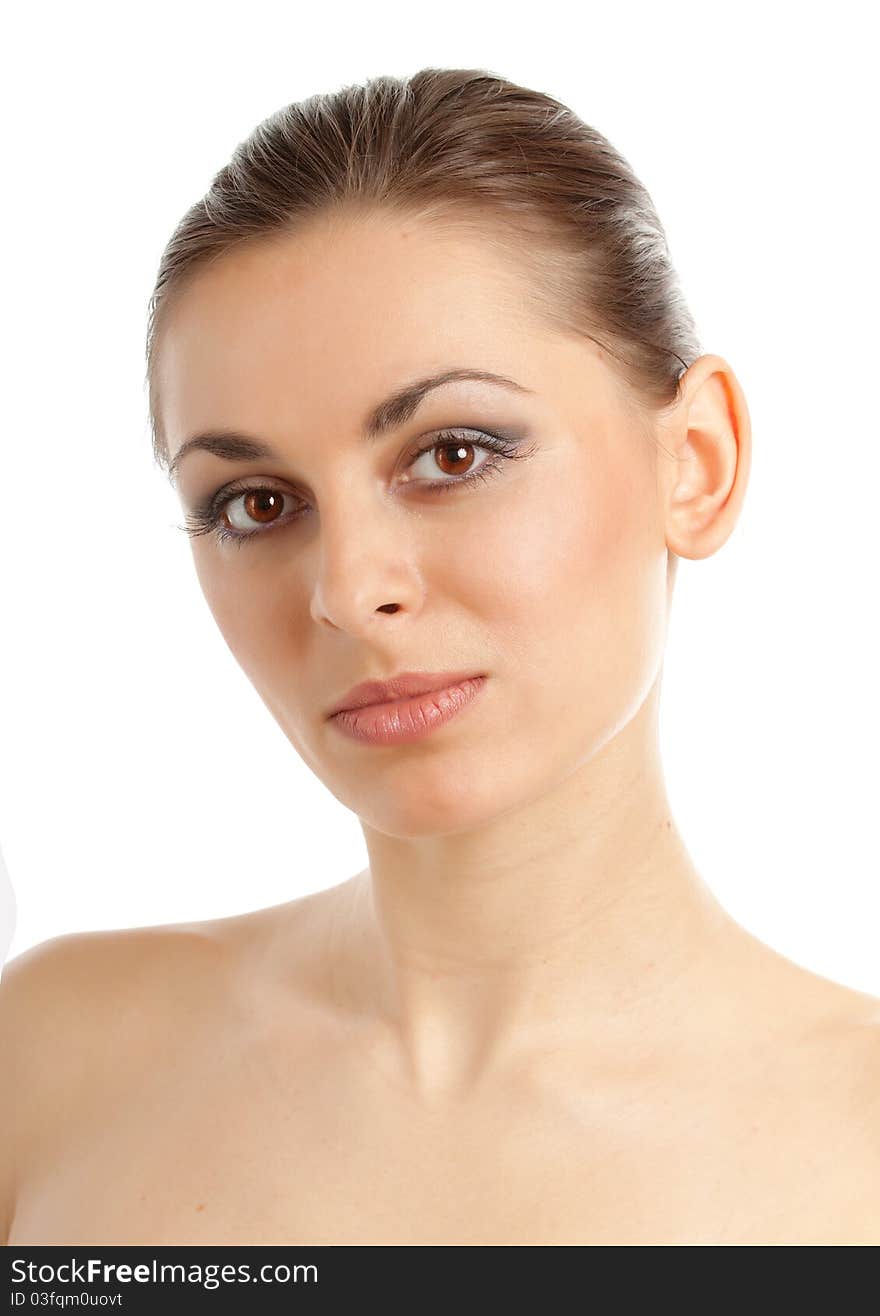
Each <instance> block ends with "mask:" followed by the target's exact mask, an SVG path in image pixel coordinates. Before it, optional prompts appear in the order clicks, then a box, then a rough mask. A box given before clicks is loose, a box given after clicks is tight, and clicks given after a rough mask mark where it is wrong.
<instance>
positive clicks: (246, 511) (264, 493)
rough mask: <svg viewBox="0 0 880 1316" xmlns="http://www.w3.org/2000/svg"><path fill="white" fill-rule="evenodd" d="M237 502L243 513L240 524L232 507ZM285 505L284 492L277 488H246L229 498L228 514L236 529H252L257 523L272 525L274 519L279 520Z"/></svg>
mask: <svg viewBox="0 0 880 1316" xmlns="http://www.w3.org/2000/svg"><path fill="white" fill-rule="evenodd" d="M236 503H238V504H239V509H240V511H241V512H242V513H243V519H242V522H241V524H240V525H237V524H236V522H235V519H234V517H233V515H232V509H233V508H234V507H235V504H236ZM283 505H284V494H282V493H279V492H278V490H277V489H244V490H243V491H242V492H241V493H238V494H234V495H233V496H232V498H230V499H229V500H228V502H227V505H226V506H227V511H226V515H227V516H228V517H229V520H230V521H231V522H232V525H233V528H234V529H236V530H250V528H251V526H253V525H254V524H255V523H256V524H257V525H271V524H272V522H273V521H277V520H278V516H279V514H280V513H281V511H282V508H283Z"/></svg>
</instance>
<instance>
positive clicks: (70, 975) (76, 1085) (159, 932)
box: [0, 924, 223, 1241]
mask: <svg viewBox="0 0 880 1316" xmlns="http://www.w3.org/2000/svg"><path fill="white" fill-rule="evenodd" d="M222 955H223V947H222V943H220V942H218V940H217V939H216V938H213V937H211V936H208V935H205V934H204V933H202V932H200V931H199V929H198V926H197V925H196V926H193V925H189V924H167V925H160V926H156V927H143V928H126V929H113V930H108V931H89V932H75V933H65V934H62V935H60V936H56V937H51V938H49V939H48V940H47V941H43V942H40V943H38V944H37V945H35V946H32V947H30V948H29V949H28V950H26V951H24V952H22V953H21V954H19V955H17V956H15V957H14V958H13V959H11V960H10V961H9V962H8V963H7V964H6V965H5V966H4V968H3V971H2V974H0V1055H2V1056H3V1069H4V1078H5V1080H7V1081H4V1082H3V1083H0V1129H3V1131H4V1138H3V1140H2V1142H0V1241H5V1239H6V1236H7V1233H8V1230H9V1227H10V1225H11V1221H12V1218H13V1215H14V1211H15V1201H16V1196H17V1192H18V1185H19V1183H20V1182H21V1181H22V1176H23V1175H24V1174H26V1172H27V1166H28V1164H29V1160H30V1157H31V1155H32V1153H33V1152H34V1151H35V1150H36V1149H37V1147H38V1146H39V1145H40V1144H41V1143H43V1142H44V1141H45V1140H46V1139H47V1138H49V1137H50V1136H51V1132H52V1131H53V1130H57V1129H58V1128H59V1126H65V1127H73V1126H74V1124H75V1120H76V1112H77V1109H78V1107H79V1106H80V1104H81V1103H83V1102H85V1101H87V1100H88V1097H89V1094H90V1093H91V1092H93V1091H94V1086H95V1083H96V1082H100V1081H101V1079H102V1077H103V1076H104V1075H105V1074H106V1073H107V1071H108V1069H109V1068H110V1067H111V1066H112V1067H113V1068H115V1069H116V1071H117V1072H118V1071H119V1070H124V1068H125V1066H126V1064H127V1063H133V1062H134V1061H135V1059H137V1058H140V1057H142V1056H143V1053H144V1049H145V1046H149V1044H150V1042H151V1040H152V1039H155V1038H156V1037H157V1035H158V1034H159V1032H160V1031H161V1030H157V1029H156V1028H155V1024H156V1022H157V1019H158V1017H159V1016H160V1015H161V1013H162V1012H163V1011H166V1010H167V1009H168V1008H170V1007H171V1005H172V1003H173V1002H174V1001H175V1000H176V1002H177V1008H178V1009H179V1008H180V1001H181V990H180V989H181V986H182V984H183V982H184V981H188V980H191V979H192V977H193V972H194V970H195V969H196V968H198V967H201V968H202V969H203V970H205V971H207V970H208V969H209V968H211V967H213V968H215V969H216V967H217V965H218V963H219V961H220V960H221V959H222Z"/></svg>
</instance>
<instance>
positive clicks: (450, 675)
mask: <svg viewBox="0 0 880 1316" xmlns="http://www.w3.org/2000/svg"><path fill="white" fill-rule="evenodd" d="M482 675H483V673H482V672H478V671H472V670H470V669H467V670H464V671H456V672H399V673H398V674H397V676H393V677H391V678H390V679H389V680H387V681H362V682H361V683H360V685H355V686H352V688H351V690H349V691H348V694H346V695H343V697H342V699H340V701H339V703H338V704H335V705H334V706H333V708H331V709H330V712H329V713H328V714H327V716H328V717H335V716H336V714H337V713H342V712H346V711H348V710H350V709H353V708H366V707H367V706H368V705H370V704H386V703H389V702H391V701H392V700H395V699H409V698H412V697H413V696H414V695H424V694H430V692H431V691H433V690H445V689H446V687H447V686H451V685H456V684H457V683H458V682H460V681H466V680H468V679H469V678H471V677H474V676H482Z"/></svg>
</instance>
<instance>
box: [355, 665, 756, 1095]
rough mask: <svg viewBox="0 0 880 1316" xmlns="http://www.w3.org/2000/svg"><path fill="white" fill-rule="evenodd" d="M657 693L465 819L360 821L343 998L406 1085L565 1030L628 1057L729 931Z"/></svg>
mask: <svg viewBox="0 0 880 1316" xmlns="http://www.w3.org/2000/svg"><path fill="white" fill-rule="evenodd" d="M658 696H659V683H658V685H655V687H654V690H653V691H652V694H651V695H650V696H649V698H648V700H646V702H645V704H644V705H643V707H642V708H641V710H640V711H639V712H638V714H637V715H636V716H635V717H634V718H633V719H632V720H631V721H630V722H629V723H628V724H627V725H626V727H625V728H624V729H623V730H622V732H621V733H620V734H619V735H618V736H616V737H615V738H614V739H613V740H611V741H609V742H608V744H607V745H606V746H605V747H604V748H603V749H602V750H601V751H600V752H599V753H598V754H597V755H595V756H594V757H593V758H591V759H590V760H589V761H588V762H586V763H584V764H583V765H582V766H581V767H580V768H579V769H578V770H577V771H576V772H574V773H573V774H572V775H571V776H569V777H568V778H567V779H566V780H564V781H562V782H560V783H558V784H557V785H556V786H555V787H554V788H553V789H552V790H549V791H548V792H547V793H545V794H544V795H542V796H541V797H539V798H537V799H532V800H530V801H529V802H528V803H527V804H525V805H523V806H522V807H520V808H518V809H516V810H513V811H510V812H508V813H507V814H505V815H503V816H501V817H498V818H494V819H493V820H492V821H491V822H490V823H488V824H487V825H485V826H483V827H481V828H480V829H479V830H471V831H468V832H466V833H459V834H451V835H444V836H431V837H428V838H424V837H418V838H415V839H413V838H399V837H393V836H388V835H385V834H383V833H379V832H376V831H374V830H372V829H367V828H365V836H366V842H367V848H368V853H369V860H370V863H369V868H368V869H366V870H364V872H363V873H361V874H358V876H357V877H355V878H353V879H352V881H351V883H348V884H346V887H347V890H348V896H349V897H350V900H349V904H348V934H347V935H348V936H350V938H351V941H350V949H351V952H352V953H350V955H349V957H348V958H349V961H350V963H351V964H352V965H353V966H355V967H354V968H353V972H355V973H356V977H357V985H356V986H352V987H351V993H350V994H351V998H352V1000H354V998H355V996H356V997H357V1001H358V1010H359V1011H364V1010H366V1011H367V1012H368V1014H369V1015H370V1016H371V1017H372V1018H373V1019H374V1020H375V1022H377V1023H378V1024H380V1025H381V1027H382V1029H383V1030H389V1031H390V1034H391V1036H392V1039H393V1042H394V1045H395V1047H396V1048H397V1049H398V1051H399V1053H400V1055H401V1056H402V1057H403V1060H404V1065H405V1068H406V1069H407V1070H408V1072H409V1074H410V1077H412V1078H413V1079H414V1081H415V1083H416V1085H417V1086H418V1087H420V1088H422V1089H425V1090H427V1089H428V1088H430V1089H432V1090H440V1089H451V1088H456V1089H461V1088H463V1087H465V1086H469V1085H472V1084H473V1083H474V1082H475V1081H476V1080H477V1079H479V1078H480V1077H482V1076H484V1075H485V1074H486V1073H487V1072H489V1071H490V1070H492V1069H493V1068H497V1066H498V1065H499V1064H500V1063H504V1062H505V1061H506V1060H508V1059H509V1058H510V1057H511V1055H518V1056H519V1055H522V1054H523V1052H524V1051H526V1050H529V1051H531V1050H532V1049H533V1048H535V1047H536V1046H537V1047H545V1046H553V1047H554V1048H556V1047H564V1046H565V1044H566V1042H572V1043H575V1044H576V1043H577V1041H578V1039H581V1040H586V1039H589V1042H590V1045H593V1046H595V1047H596V1048H597V1049H599V1050H601V1051H602V1052H603V1053H604V1054H605V1056H606V1057H607V1056H608V1055H609V1054H610V1053H613V1052H617V1053H618V1054H620V1055H629V1056H631V1055H632V1053H633V1048H634V1047H636V1048H638V1046H639V1044H640V1042H643V1041H644V1040H645V1039H646V1038H652V1039H654V1038H655V1037H656V1031H657V1028H658V1027H659V1026H661V1025H662V1027H663V1028H664V1029H669V1028H670V1026H672V1023H673V1021H674V1020H675V1019H676V1018H677V1017H678V1016H679V1015H681V1014H684V1013H685V1012H686V1011H687V1009H688V1006H689V1003H691V1002H692V1000H693V979H694V976H695V975H696V974H698V973H699V972H701V971H703V969H704V966H705V964H706V962H707V957H708V956H709V952H710V951H711V950H713V949H714V948H715V947H716V946H717V945H718V942H719V938H720V936H721V935H722V934H723V933H725V932H729V931H730V930H731V928H732V927H733V926H736V925H734V924H733V920H732V919H731V918H730V917H729V916H728V915H727V914H726V913H725V912H724V911H723V909H722V908H721V906H720V905H719V904H718V902H717V901H716V900H715V898H714V896H713V895H712V894H711V892H710V891H709V889H708V888H707V886H706V884H705V883H704V882H703V880H702V879H701V878H700V876H699V874H698V873H697V871H696V869H695V868H694V865H693V863H692V861H691V859H690V857H689V855H688V853H687V850H686V848H685V845H684V843H683V841H682V839H681V836H680V835H679V833H678V830H677V828H676V826H675V823H674V821H673V819H672V816H671V811H670V807H669V802H668V799H667V796H666V790H665V783H664V780H663V773H662V768H661V763H660V756H659V750H658V738H657V700H658Z"/></svg>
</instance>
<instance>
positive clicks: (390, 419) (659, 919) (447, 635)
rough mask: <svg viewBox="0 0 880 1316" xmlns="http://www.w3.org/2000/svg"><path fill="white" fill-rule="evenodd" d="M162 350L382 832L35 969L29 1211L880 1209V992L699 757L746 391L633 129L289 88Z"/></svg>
mask: <svg viewBox="0 0 880 1316" xmlns="http://www.w3.org/2000/svg"><path fill="white" fill-rule="evenodd" d="M148 383H149V392H150V409H151V420H152V424H153V435H154V446H155V453H156V456H157V459H158V460H159V462H160V463H161V464H162V465H163V467H164V468H165V469H166V470H167V472H168V474H169V476H170V478H171V479H172V480H173V482H174V484H175V487H176V489H177V491H178V493H179V495H180V498H181V503H182V506H183V508H184V511H185V522H184V525H183V526H182V528H183V529H185V530H186V531H187V532H188V533H189V534H190V535H191V536H192V549H193V554H194V560H195V565H196V570H197V574H198V577H199V581H200V584H201V587H202V589H203V590H204V593H205V597H206V599H207V601H208V603H209V606H210V608H211V611H212V613H213V615H214V617H215V618H216V621H217V624H218V626H219V628H220V631H221V633H222V635H223V638H224V639H225V641H226V643H227V644H228V645H229V647H230V649H231V650H232V652H233V653H234V655H235V657H236V658H237V660H238V661H239V663H240V664H241V665H242V667H243V668H244V670H245V672H246V673H247V674H248V676H249V678H250V679H251V680H252V682H253V684H254V686H255V688H256V689H257V690H258V691H259V693H260V695H261V697H262V699H263V700H264V702H265V703H266V705H267V707H268V709H269V710H270V712H271V713H272V715H273V716H274V717H275V719H276V720H277V721H278V723H279V725H280V726H281V728H282V729H283V731H284V733H285V734H286V736H287V737H288V738H289V740H290V742H291V744H292V745H293V747H294V748H295V749H296V751H297V752H298V753H299V754H300V755H301V756H302V758H303V759H304V760H305V761H306V762H307V763H308V764H309V765H310V766H311V768H312V769H313V771H314V772H315V774H316V775H317V776H318V777H319V778H320V780H321V781H322V782H324V783H325V784H326V786H327V787H328V788H329V789H330V790H331V791H332V792H333V794H334V795H335V796H336V797H337V799H339V801H340V802H341V803H342V804H344V805H345V806H346V807H347V808H349V809H352V810H354V811H355V812H356V814H357V815H358V817H359V819H360V822H361V825H362V828H363V832H364V836H365V840H366V846H367V851H368V855H369V864H368V867H367V868H366V869H364V870H363V872H360V873H358V874H356V875H355V876H353V877H351V878H349V879H348V880H346V881H343V882H340V883H339V884H338V885H335V886H331V887H329V888H328V889H324V890H320V891H318V892H316V893H315V894H311V895H308V896H306V897H302V898H299V899H295V900H292V901H290V902H288V903H285V904H282V905H279V906H275V907H272V908H269V909H264V910H259V911H257V912H254V913H248V914H244V915H241V916H237V917H233V918H228V919H219V920H211V921H207V922H201V923H195V924H187V925H185V926H160V927H155V928H136V929H131V930H126V931H122V932H119V931H116V932H109V933H108V932H95V933H89V934H77V935H72V936H67V937H61V938H55V939H53V940H52V941H50V942H47V943H44V944H43V945H41V946H39V947H37V948H35V949H34V950H33V951H30V952H28V953H27V954H25V955H22V956H20V957H18V958H17V959H16V960H15V961H13V962H12V964H11V965H10V966H8V968H7V972H6V974H5V976H4V982H3V988H2V993H0V995H2V999H3V1002H4V1005H3V1025H2V1027H3V1038H2V1041H3V1045H4V1053H5V1054H6V1055H8V1056H11V1057H12V1058H13V1063H14V1065H15V1068H16V1082H15V1084H14V1091H12V1092H10V1091H9V1090H7V1091H6V1092H5V1094H4V1097H3V1101H4V1104H5V1109H4V1112H3V1114H4V1118H5V1120H6V1124H7V1127H9V1126H11V1127H12V1128H13V1129H14V1131H15V1135H16V1136H15V1139H14V1143H13V1144H12V1145H11V1146H10V1147H9V1148H8V1150H7V1152H6V1164H5V1166H4V1178H3V1183H4V1185H5V1189H6V1194H5V1207H6V1221H7V1228H6V1234H7V1236H8V1241H9V1242H10V1243H20V1244H26V1243H30V1244H37V1243H42V1244H48V1243H54V1244H58V1243H69V1244H87V1243H88V1244H91V1243H102V1244H117V1243H119V1244H122V1243H128V1244H135V1243H137V1244H182V1243H198V1242H204V1243H212V1244H234V1243H248V1244H266V1243H304V1244H309V1243H311V1244H322V1243H368V1244H392V1243H403V1244H415V1243H440V1244H446V1243H449V1244H491V1243H510V1244H542V1245H551V1244H594V1243H613V1244H645V1243H648V1244H679V1243H681V1244H692V1243H706V1244H710V1243H730V1244H743V1243H754V1244H803V1243H813V1244H818V1243H857V1242H858V1243H869V1242H871V1243H877V1242H880V1145H878V1144H880V1120H878V1113H877V1112H878V1104H877V1103H878V1094H880V1030H878V1005H880V1003H878V1001H877V1000H876V999H874V998H872V997H869V996H867V995H864V994H861V993H859V992H855V991H852V990H850V989H849V988H846V987H844V986H842V985H841V984H838V983H834V982H831V981H829V980H827V979H825V978H822V977H819V976H817V975H815V974H813V973H810V972H808V971H807V970H806V969H803V968H801V967H799V966H798V965H796V964H794V963H793V962H791V961H789V960H788V959H786V958H785V957H783V956H781V955H779V954H777V953H776V952H774V951H773V950H772V949H770V948H769V947H767V946H766V945H764V944H762V943H761V942H760V941H758V940H757V939H756V938H755V937H753V936H752V935H750V934H749V933H748V932H747V931H746V930H745V929H744V928H742V927H741V926H740V925H738V924H737V923H736V921H735V920H734V919H733V918H732V917H731V916H730V915H729V914H728V913H727V912H726V911H725V910H724V909H723V908H722V907H721V906H720V905H719V903H718V902H717V901H716V899H715V898H714V897H713V895H712V893H711V891H710V889H709V887H708V886H707V885H706V883H705V881H704V880H703V878H702V877H701V875H700V874H699V873H698V872H697V870H696V868H695V865H694V863H693V861H692V860H691V858H690V856H689V854H688V851H687V848H686V845H685V842H684V840H683V838H682V836H681V835H680V833H679V830H678V828H677V826H676V824H675V820H674V818H673V816H672V811H671V808H670V804H669V800H668V798H667V793H666V788H665V782H664V775H663V768H662V764H661V759H660V754H659V743H658V706H659V696H660V684H661V675H662V666H663V655H664V647H665V640H666V630H667V624H668V620H669V615H670V605H671V599H672V591H673V585H674V581H675V572H676V566H677V561H678V559H679V558H680V557H685V558H690V559H701V558H706V557H709V556H711V555H712V554H713V553H715V552H716V551H717V550H718V549H720V548H721V547H722V545H723V544H724V543H725V542H726V541H727V539H728V538H729V536H730V535H731V533H732V531H733V529H734V527H735V525H736V522H737V518H738V516H739V513H740V510H741V507H742V503H743V499H744V496H745V491H746V485H747V481H748V473H749V464H750V454H751V434H750V425H749V417H748V410H747V406H746V401H745V398H744V395H743V391H742V388H741V386H740V384H739V381H738V380H737V378H736V376H735V374H734V372H733V370H732V369H731V367H730V365H729V364H728V363H727V362H726V361H725V360H724V359H722V358H721V357H719V356H716V355H709V354H703V355H701V353H700V348H699V345H698V342H697V338H696V334H695V330H694V325H693V321H692V318H691V316H690V314H689V312H688V310H687V308H686V306H685V303H684V301H683V298H682V295H681V292H680V289H679V286H678V283H677V279H676V276H675V272H674V270H673V267H672V264H671V260H670V255H669V252H668V248H667V244H666V240H665V236H664V232H663V229H662V227H661V225H660V222H659V220H658V218H657V216H656V214H655V211H654V208H653V205H652V203H651V200H650V198H649V196H648V195H647V193H646V191H645V189H644V187H643V186H642V185H641V184H640V183H639V182H638V180H637V179H636V178H635V176H634V175H633V172H632V170H631V168H630V167H629V165H628V163H627V162H626V161H625V160H624V159H623V158H622V157H621V156H620V155H619V154H618V153H617V151H615V150H614V148H613V147H612V146H611V145H610V144H609V142H608V141H607V140H606V139H605V138H604V137H602V136H601V135H600V134H599V133H598V132H596V131H595V130H594V129H592V128H590V127H588V126H586V125H585V124H583V123H582V122H581V121H580V120H579V119H578V118H577V117H576V116H575V115H574V114H573V113H572V112H571V111H570V110H568V109H567V108H566V107H565V106H563V105H561V104H560V103H559V102H558V101H555V100H554V99H552V98H551V97H549V96H546V95H542V94H540V93H538V92H535V91H532V90H528V89H526V88H523V87H519V86H516V85H514V84H513V83H510V82H507V81H505V80H504V79H502V78H500V77H496V76H492V75H490V74H488V73H486V72H484V71H480V70H460V69H424V70H422V71H421V72H419V73H418V74H416V75H415V76H414V77H412V78H410V79H408V80H398V79H395V78H390V77H387V78H377V79H374V80H373V81H371V82H369V83H367V84H366V85H365V86H362V87H348V88H345V89H344V90H342V91H340V92H338V93H337V94H334V95H329V96H320V97H313V98H311V99H310V100H308V101H306V102H304V103H302V104H296V105H292V106H289V107H287V108H286V109H284V110H282V111H280V112H279V113H278V114H276V115H274V116H272V117H271V118H270V119H268V120H267V121H265V122H264V123H263V124H261V125H259V126H258V127H257V128H256V130H255V131H254V133H253V134H252V135H251V137H250V138H249V139H248V140H247V141H245V142H243V143H241V144H240V145H239V146H238V148H237V149H236V151H235V153H234V156H233V158H232V160H231V162H230V164H229V165H228V166H227V167H225V168H224V169H222V170H221V171H220V172H219V174H218V175H217V177H216V178H215V179H214V181H213V183H212V186H211V188H210V189H209V192H208V194H207V196H206V197H205V198H204V199H203V200H202V201H200V202H198V203H197V204H196V205H195V206H193V207H192V209H191V210H190V211H189V212H188V213H187V215H186V216H184V218H183V220H182V221H181V223H180V225H179V226H178V228H177V230H176V232H175V234H174V235H173V237H172V238H171V240H170V242H169V243H168V246H167V248H166V250H165V252H164V253H163V256H162V260H161V266H160V270H159V276H158V279H157V284H156V289H155V292H154V296H153V301H152V303H151V324H150V335H149V342H148ZM401 673H403V674H404V675H403V676H401ZM364 683H366V684H364ZM358 706H359V708H358ZM295 823H296V813H295V806H294V809H293V810H292V815H291V818H289V819H271V820H270V819H266V820H260V826H259V828H257V827H256V826H255V827H254V849H253V854H254V863H255V864H259V863H279V862H283V863H288V862H293V861H294V857H295V855H296V826H295ZM305 877H306V880H308V881H313V880H314V878H315V875H314V874H311V873H308V874H306V875H305Z"/></svg>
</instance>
